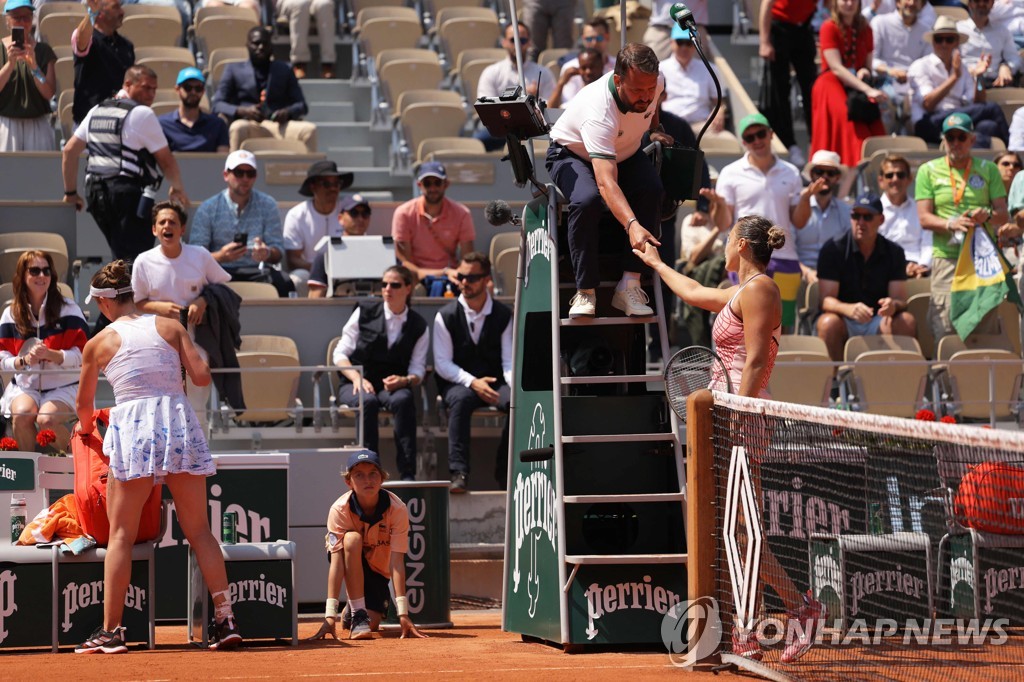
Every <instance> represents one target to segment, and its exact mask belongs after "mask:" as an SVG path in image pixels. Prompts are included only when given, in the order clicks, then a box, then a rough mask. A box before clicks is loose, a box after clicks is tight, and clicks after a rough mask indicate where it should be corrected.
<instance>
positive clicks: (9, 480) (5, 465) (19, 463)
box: [0, 453, 36, 492]
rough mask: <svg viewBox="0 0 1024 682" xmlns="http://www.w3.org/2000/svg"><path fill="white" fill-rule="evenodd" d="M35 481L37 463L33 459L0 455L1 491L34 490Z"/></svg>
mask: <svg viewBox="0 0 1024 682" xmlns="http://www.w3.org/2000/svg"><path fill="white" fill-rule="evenodd" d="M26 454H28V453H26ZM35 481H36V465H35V462H33V461H32V460H31V459H28V458H25V459H22V458H21V457H0V492H2V491H22V490H24V491H28V490H34V489H35V487H36V483H35Z"/></svg>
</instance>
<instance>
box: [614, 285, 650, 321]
mask: <svg viewBox="0 0 1024 682" xmlns="http://www.w3.org/2000/svg"><path fill="white" fill-rule="evenodd" d="M649 300H650V299H648V298H647V292H646V291H644V290H643V289H642V288H641V287H639V286H635V287H628V288H626V289H625V290H623V291H616V292H615V295H614V296H612V307H613V308H615V309H617V310H621V311H622V312H624V313H626V314H627V315H629V316H630V317H649V316H650V315H653V314H654V311H653V310H651V306H649V305H647V302H648V301H649Z"/></svg>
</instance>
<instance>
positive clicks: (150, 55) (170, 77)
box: [135, 46, 196, 88]
mask: <svg viewBox="0 0 1024 682" xmlns="http://www.w3.org/2000/svg"><path fill="white" fill-rule="evenodd" d="M135 63H136V64H141V65H143V66H148V67H149V68H151V69H153V71H155V72H156V83H157V87H159V88H173V87H174V85H175V83H177V81H178V73H179V72H180V71H181V70H182V69H184V68H185V67H188V66H195V65H196V60H195V57H193V56H192V52H191V51H190V50H189V49H188V48H184V47H163V46H160V47H140V48H138V49H137V50H136V51H135Z"/></svg>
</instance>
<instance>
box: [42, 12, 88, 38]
mask: <svg viewBox="0 0 1024 682" xmlns="http://www.w3.org/2000/svg"><path fill="white" fill-rule="evenodd" d="M44 7H45V5H44ZM80 23H82V13H81V12H53V13H51V14H47V15H46V16H45V17H43V18H42V19H40V20H39V36H40V37H41V38H42V39H43V42H44V43H49V45H50V46H56V45H70V44H71V34H72V33H74V31H75V29H76V28H78V25H79V24H80Z"/></svg>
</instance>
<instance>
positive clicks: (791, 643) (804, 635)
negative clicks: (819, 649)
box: [779, 590, 828, 663]
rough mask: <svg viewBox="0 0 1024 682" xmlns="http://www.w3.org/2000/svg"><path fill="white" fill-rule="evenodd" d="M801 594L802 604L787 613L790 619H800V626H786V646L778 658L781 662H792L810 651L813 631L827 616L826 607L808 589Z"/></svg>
mask: <svg viewBox="0 0 1024 682" xmlns="http://www.w3.org/2000/svg"><path fill="white" fill-rule="evenodd" d="M801 596H802V597H803V599H804V605H803V606H801V607H800V608H799V609H797V610H796V611H793V612H791V613H790V614H789V617H790V618H791V619H796V620H798V621H800V627H795V626H794V627H787V628H786V648H785V649H783V650H782V656H781V657H780V658H779V660H781V661H782V662H783V663H793V662H794V661H796V660H797V659H799V658H800V657H801V656H803V655H804V654H806V653H807V652H808V651H810V650H811V647H812V646H814V636H815V633H816V632H817V630H818V628H819V627H820V626H821V623H823V622H824V621H825V620H826V619H827V618H828V608H827V607H826V606H825V605H824V604H822V603H821V602H820V601H818V600H817V599H815V598H814V597H812V596H811V592H810V590H808V591H807V594H804V595H801ZM801 630H802V632H801Z"/></svg>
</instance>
